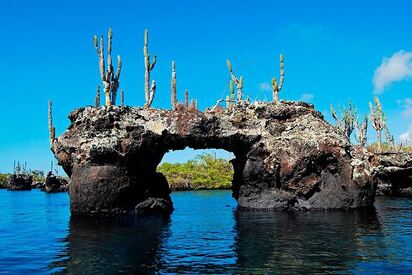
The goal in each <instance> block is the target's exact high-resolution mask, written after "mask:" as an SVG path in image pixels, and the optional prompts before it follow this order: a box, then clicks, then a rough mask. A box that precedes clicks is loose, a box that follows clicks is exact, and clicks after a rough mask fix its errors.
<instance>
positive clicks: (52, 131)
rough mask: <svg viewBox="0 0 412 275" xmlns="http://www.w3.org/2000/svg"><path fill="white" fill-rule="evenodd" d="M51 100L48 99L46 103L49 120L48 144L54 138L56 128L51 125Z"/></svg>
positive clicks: (51, 142)
mask: <svg viewBox="0 0 412 275" xmlns="http://www.w3.org/2000/svg"><path fill="white" fill-rule="evenodd" d="M52 108H53V102H52V101H51V100H49V105H48V111H49V112H48V120H49V138H50V145H52V144H53V141H54V139H55V138H56V128H54V126H53V109H52Z"/></svg>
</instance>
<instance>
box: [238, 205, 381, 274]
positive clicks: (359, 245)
mask: <svg viewBox="0 0 412 275" xmlns="http://www.w3.org/2000/svg"><path fill="white" fill-rule="evenodd" d="M236 221H237V223H236V229H237V230H236V231H237V232H238V237H237V241H236V244H237V246H236V247H237V248H236V251H237V255H238V259H237V264H238V267H239V268H240V269H242V270H243V269H245V270H248V271H260V272H262V271H275V272H285V271H287V272H305V271H307V272H312V273H313V272H315V273H316V272H334V271H348V270H353V269H355V268H356V264H357V262H359V261H362V257H361V254H364V255H369V254H370V253H369V252H370V251H375V250H378V251H380V250H384V249H385V242H382V238H383V237H384V236H383V234H382V233H381V225H380V223H379V219H378V217H377V214H376V210H375V209H371V210H368V211H353V212H304V213H285V212H280V213H270V212H263V213H262V212H260V213H259V212H244V211H239V212H237V213H236ZM365 235H369V236H372V238H373V239H374V240H373V242H368V244H367V245H365V241H364V240H363V237H364V236H365Z"/></svg>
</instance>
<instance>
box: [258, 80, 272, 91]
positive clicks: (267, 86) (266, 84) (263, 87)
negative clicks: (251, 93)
mask: <svg viewBox="0 0 412 275" xmlns="http://www.w3.org/2000/svg"><path fill="white" fill-rule="evenodd" d="M259 89H261V90H263V91H266V92H270V91H272V87H271V86H270V84H269V82H263V83H260V84H259Z"/></svg>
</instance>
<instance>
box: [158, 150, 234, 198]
mask: <svg viewBox="0 0 412 275" xmlns="http://www.w3.org/2000/svg"><path fill="white" fill-rule="evenodd" d="M157 172H160V173H162V174H164V175H165V176H166V178H167V181H168V183H169V186H170V189H172V190H194V189H229V188H230V187H231V184H232V178H233V167H232V164H231V163H230V162H229V161H227V160H225V159H221V158H216V157H215V156H213V155H211V154H202V155H198V156H196V158H195V159H194V160H189V161H187V162H185V163H167V162H165V163H162V164H161V165H159V167H158V168H157Z"/></svg>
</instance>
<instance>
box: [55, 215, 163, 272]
mask: <svg viewBox="0 0 412 275" xmlns="http://www.w3.org/2000/svg"><path fill="white" fill-rule="evenodd" d="M169 225H170V217H168V216H166V215H150V216H149V215H139V216H126V217H118V218H114V217H110V218H101V217H100V218H90V217H87V218H86V217H77V216H73V215H72V216H71V218H70V225H69V233H68V236H67V238H66V239H65V240H64V241H65V242H66V245H67V247H66V250H65V253H64V254H63V255H59V260H56V261H55V262H53V263H51V264H50V266H49V270H50V271H52V272H53V273H54V272H56V273H58V272H61V273H69V274H89V273H100V274H103V273H104V274H114V273H118V272H125V273H128V274H131V273H135V274H142V273H143V274H145V273H153V272H155V271H156V270H158V268H159V255H158V249H159V246H160V245H161V243H162V240H163V238H165V236H167V234H168V231H169Z"/></svg>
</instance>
